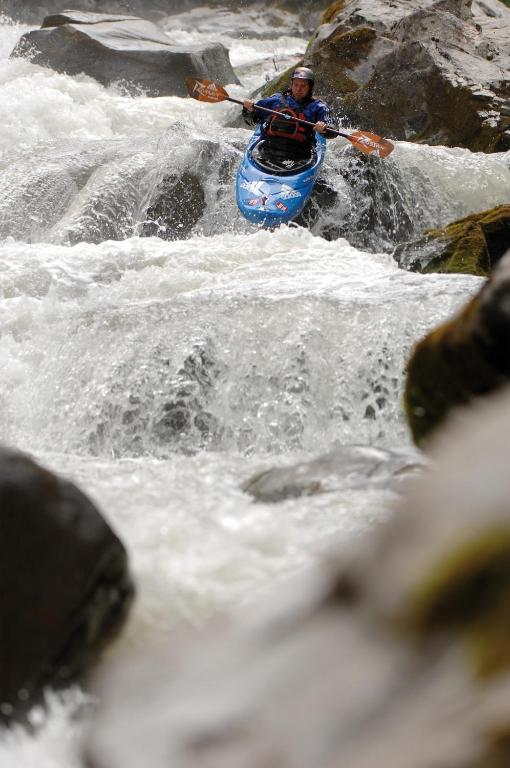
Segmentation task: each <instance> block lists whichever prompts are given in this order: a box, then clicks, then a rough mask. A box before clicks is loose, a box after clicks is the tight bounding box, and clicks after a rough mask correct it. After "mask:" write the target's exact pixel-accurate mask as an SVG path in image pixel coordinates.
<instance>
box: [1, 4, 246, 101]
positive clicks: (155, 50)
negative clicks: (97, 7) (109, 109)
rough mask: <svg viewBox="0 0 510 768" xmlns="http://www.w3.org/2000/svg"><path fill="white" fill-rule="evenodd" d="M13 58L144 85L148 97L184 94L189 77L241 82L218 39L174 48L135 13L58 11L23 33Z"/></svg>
mask: <svg viewBox="0 0 510 768" xmlns="http://www.w3.org/2000/svg"><path fill="white" fill-rule="evenodd" d="M49 24H56V26H51V27H50V26H48V25H49ZM11 56H14V57H16V56H27V57H29V58H30V60H31V61H32V62H33V63H34V64H40V65H42V66H46V67H50V68H51V69H54V70H56V71H57V72H65V73H67V74H69V75H77V74H80V73H84V74H86V75H89V76H90V77H93V78H95V79H96V80H98V81H99V82H100V83H102V84H103V85H106V86H109V85H112V84H115V83H122V84H123V85H124V86H125V87H130V88H134V89H135V91H136V90H137V89H138V90H139V89H143V90H144V91H145V92H146V93H147V94H148V95H149V96H185V95H186V94H187V91H186V85H185V79H186V77H189V76H193V77H206V78H210V79H212V80H218V81H220V82H224V83H237V82H239V81H238V80H237V77H236V75H235V74H234V71H233V69H232V66H231V64H230V60H229V57H228V51H227V50H226V48H225V47H224V46H223V45H221V44H220V43H213V44H209V45H205V46H189V47H188V48H184V47H182V46H175V45H173V44H172V41H171V38H170V37H168V36H167V35H165V33H164V32H163V31H162V30H160V29H159V28H158V27H157V26H156V25H155V24H153V23H152V22H150V21H146V20H144V19H139V18H136V17H134V16H133V17H126V16H124V17H121V16H113V15H108V14H99V13H93V14H88V13H83V12H65V13H63V14H62V13H61V14H56V15H54V16H51V17H48V18H46V19H45V21H44V22H43V26H42V28H41V29H36V30H32V31H30V32H27V33H26V34H24V35H23V36H22V37H21V38H20V40H19V41H18V43H17V45H16V46H15V48H14V50H13V52H12V53H11Z"/></svg>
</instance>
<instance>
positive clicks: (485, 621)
mask: <svg viewBox="0 0 510 768" xmlns="http://www.w3.org/2000/svg"><path fill="white" fill-rule="evenodd" d="M503 578H504V576H503V574H502V579H503ZM502 590H504V591H503V594H502V595H501V596H500V598H499V600H498V601H497V602H496V604H495V605H494V606H493V608H492V610H491V611H490V612H489V613H487V612H484V613H483V615H481V616H480V617H479V618H478V620H477V621H476V622H475V625H474V627H473V629H472V630H471V631H470V632H469V633H468V648H469V651H470V656H471V662H472V664H473V667H474V671H475V674H476V676H477V677H478V678H482V679H485V678H488V677H493V676H494V675H497V674H499V673H500V672H503V671H506V670H507V669H508V668H509V667H510V643H509V642H508V638H509V637H510V586H509V585H508V584H506V583H505V582H504V586H503V587H502Z"/></svg>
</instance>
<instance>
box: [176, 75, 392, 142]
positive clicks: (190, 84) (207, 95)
mask: <svg viewBox="0 0 510 768" xmlns="http://www.w3.org/2000/svg"><path fill="white" fill-rule="evenodd" d="M186 88H187V89H188V93H189V95H190V96H191V97H192V98H193V99H197V101H207V102H209V103H210V104H216V103H217V102H219V101H232V102H233V103H234V104H241V105H242V104H243V102H242V101H239V99H232V98H231V97H230V96H229V95H228V93H227V91H226V90H225V89H224V87H223V86H222V85H220V84H219V83H215V82H214V81H213V80H199V79H198V78H196V77H187V78H186ZM256 109H259V110H260V111H261V112H268V113H269V114H270V115H279V116H280V117H285V118H286V119H287V120H292V121H293V122H296V123H301V125H310V126H313V125H315V123H311V122H310V121H309V120H301V118H299V117H292V115H288V114H287V113H285V112H277V111H276V110H274V109H268V108H267V107H256ZM328 132H329V133H334V134H335V136H343V138H344V139H347V141H350V142H351V144H353V145H354V146H355V147H356V149H359V151H360V152H363V153H364V154H365V155H375V156H376V157H387V156H388V155H389V154H390V152H393V150H394V149H395V147H394V145H393V144H392V143H391V141H388V139H381V137H380V136H377V134H375V133H369V132H368V131H352V132H351V133H344V132H342V131H335V130H334V129H333V128H328Z"/></svg>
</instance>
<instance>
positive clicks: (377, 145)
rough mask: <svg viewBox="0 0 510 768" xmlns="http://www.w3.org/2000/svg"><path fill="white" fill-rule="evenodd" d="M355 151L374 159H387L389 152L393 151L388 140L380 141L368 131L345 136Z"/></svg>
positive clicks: (374, 134) (354, 132)
mask: <svg viewBox="0 0 510 768" xmlns="http://www.w3.org/2000/svg"><path fill="white" fill-rule="evenodd" d="M346 138H347V139H349V141H351V142H352V143H353V144H354V146H355V147H356V149H359V150H360V152H364V153H365V155H375V156H376V157H388V155H389V154H390V152H393V150H394V149H395V147H394V145H393V144H392V143H391V141H388V139H381V137H380V136H378V135H377V134H376V133H369V132H368V131H353V132H352V133H350V134H349V136H346Z"/></svg>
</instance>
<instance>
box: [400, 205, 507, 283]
mask: <svg viewBox="0 0 510 768" xmlns="http://www.w3.org/2000/svg"><path fill="white" fill-rule="evenodd" d="M509 248H510V205H500V206H498V207H497V208H493V209H491V210H489V211H483V212H482V213H473V214H471V215H470V216H466V217H465V218H464V219H460V220H458V221H454V222H452V223H451V224H448V226H446V227H444V228H443V229H432V230H428V231H427V232H425V234H424V236H423V237H422V238H420V239H419V240H415V241H414V242H411V243H404V244H402V245H399V246H397V248H396V249H395V251H394V254H393V256H394V258H395V260H396V261H397V263H398V264H399V266H400V267H403V268H404V269H409V270H410V271H411V272H448V273H462V274H470V275H480V276H487V275H489V274H490V272H491V271H492V269H493V268H494V266H495V265H496V264H497V263H498V261H499V260H500V259H501V257H502V256H503V254H504V253H505V252H506V251H507V250H508V249H509Z"/></svg>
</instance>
